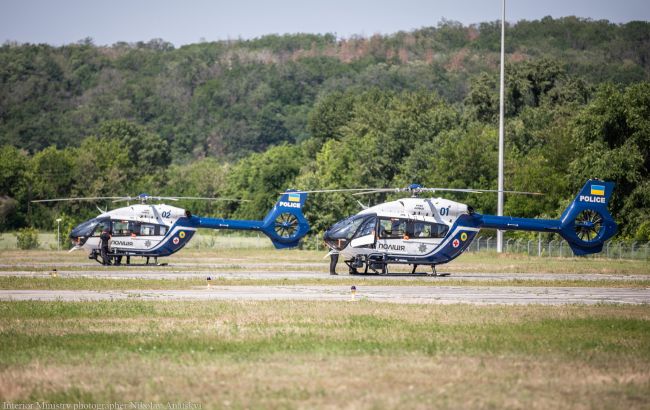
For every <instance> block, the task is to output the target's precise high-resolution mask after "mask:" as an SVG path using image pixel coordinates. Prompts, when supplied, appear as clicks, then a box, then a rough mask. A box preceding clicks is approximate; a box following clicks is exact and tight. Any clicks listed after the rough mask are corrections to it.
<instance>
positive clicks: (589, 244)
mask: <svg viewBox="0 0 650 410" xmlns="http://www.w3.org/2000/svg"><path fill="white" fill-rule="evenodd" d="M613 190H614V183H613V182H603V181H599V180H589V181H587V183H586V184H585V185H584V187H583V188H582V189H581V190H580V192H579V194H578V195H577V196H576V197H575V199H574V200H573V201H572V202H571V204H570V205H569V206H568V207H567V208H566V209H565V211H564V212H563V213H562V215H561V216H560V218H559V219H530V218H515V217H510V216H495V215H482V214H479V213H477V212H475V211H474V209H472V207H470V206H468V205H466V204H462V203H459V202H454V201H450V200H447V199H442V198H420V194H422V193H424V192H436V191H452V192H466V193H482V192H498V191H495V190H478V189H445V188H424V187H422V186H420V185H416V184H413V185H410V186H409V187H407V188H396V189H395V188H381V189H372V188H370V189H368V188H365V189H364V188H358V189H357V188H353V189H336V190H315V191H298V192H300V193H316V192H354V191H357V192H356V193H355V195H365V194H372V193H378V192H409V193H411V195H412V196H411V197H410V198H404V199H399V200H397V201H392V202H386V203H383V204H380V205H376V206H373V207H364V208H365V209H364V210H363V211H361V212H359V213H358V214H356V215H353V216H351V217H349V218H347V219H344V220H342V221H339V222H337V223H336V224H334V225H333V226H332V227H330V228H329V229H328V230H327V231H326V232H325V235H324V238H323V239H324V241H325V243H326V244H327V246H328V247H329V248H330V249H331V252H330V256H331V258H332V263H331V264H330V274H336V271H335V266H336V262H337V261H338V257H339V255H340V256H342V257H343V258H344V261H345V263H346V264H347V266H348V267H349V272H350V274H359V273H364V274H367V273H368V271H369V270H370V271H372V273H374V274H384V275H385V274H388V265H389V264H407V265H412V267H413V269H412V272H411V273H412V274H415V273H416V269H417V267H418V266H420V265H425V266H430V267H431V270H432V273H431V275H434V276H435V275H437V273H436V265H441V264H444V263H447V262H449V261H451V260H453V259H455V258H456V257H458V256H459V255H460V254H462V253H463V251H465V250H466V249H467V248H468V247H469V245H470V244H471V243H472V240H474V238H475V237H476V235H477V234H478V232H479V230H480V229H481V228H490V229H501V230H520V231H541V232H553V233H558V234H560V235H561V236H562V237H563V238H564V239H565V240H566V241H567V242H568V243H569V246H570V247H571V249H572V250H573V253H574V254H575V255H587V254H591V253H597V252H600V251H601V250H602V248H603V243H604V242H605V241H606V240H608V239H610V238H611V237H612V236H614V234H616V231H617V229H618V227H617V225H616V222H615V221H614V219H613V218H612V216H611V215H610V214H609V212H608V210H607V204H608V202H609V198H610V197H611V195H612V192H613ZM503 192H507V193H514V194H532V195H541V194H539V193H534V192H517V191H503ZM361 269H362V270H363V271H362V272H360V270H361ZM442 275H444V276H447V275H448V274H442Z"/></svg>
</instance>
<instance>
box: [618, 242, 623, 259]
mask: <svg viewBox="0 0 650 410" xmlns="http://www.w3.org/2000/svg"><path fill="white" fill-rule="evenodd" d="M618 258H619V259H622V258H623V241H620V242H619V243H618Z"/></svg>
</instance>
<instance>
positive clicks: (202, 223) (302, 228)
mask: <svg viewBox="0 0 650 410" xmlns="http://www.w3.org/2000/svg"><path fill="white" fill-rule="evenodd" d="M306 199H307V194H305V193H295V192H293V191H288V192H286V193H283V194H282V195H281V196H280V198H279V200H278V201H277V202H276V204H275V206H274V207H273V208H272V209H271V210H270V211H269V212H268V214H267V215H266V216H265V217H264V219H263V220H261V221H249V220H236V219H222V218H210V217H200V216H196V215H192V214H191V213H190V212H189V211H187V210H185V209H182V208H177V207H173V206H169V205H165V204H157V205H147V204H139V205H132V206H127V207H123V208H118V209H114V210H112V211H109V212H104V213H102V214H101V215H99V216H97V217H95V218H93V219H90V220H88V221H86V222H83V223H81V224H80V225H78V226H76V227H75V228H74V229H73V230H72V232H71V233H70V239H71V240H72V244H73V245H74V247H75V248H76V249H86V250H88V251H89V252H90V258H92V259H97V257H98V255H99V254H100V250H101V246H102V244H101V239H100V235H101V233H102V232H103V231H105V230H106V231H108V232H109V233H110V234H111V239H110V241H109V248H110V254H109V255H110V257H111V258H113V257H115V258H120V257H122V256H126V257H127V263H129V262H128V261H129V258H130V256H142V257H146V258H147V261H148V258H150V257H153V258H156V260H157V258H158V257H163V256H169V255H171V254H173V253H175V252H177V251H179V250H180V249H182V248H183V247H184V246H185V245H187V243H188V242H189V241H190V239H192V237H193V236H194V234H195V232H196V230H197V229H198V228H207V229H230V230H248V231H259V232H262V233H264V234H265V235H266V236H268V237H269V239H270V240H271V242H272V243H273V245H274V246H275V248H277V249H284V248H291V247H295V246H297V245H298V243H299V242H300V239H301V238H302V237H303V236H305V235H306V234H307V232H308V231H309V223H308V222H307V220H306V219H305V218H304V215H303V214H302V207H303V206H304V204H305V201H306ZM119 260H120V259H117V261H118V262H119ZM102 262H103V263H105V262H106V261H102ZM147 263H148V262H147Z"/></svg>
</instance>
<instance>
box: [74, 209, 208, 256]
mask: <svg viewBox="0 0 650 410" xmlns="http://www.w3.org/2000/svg"><path fill="white" fill-rule="evenodd" d="M188 217H191V215H189V214H188V213H187V212H186V211H185V210H184V209H181V208H177V207H173V206H169V205H164V204H159V205H132V206H127V207H124V208H118V209H114V210H112V211H109V212H105V213H103V214H101V215H99V216H97V217H96V218H93V219H91V220H89V221H86V222H84V223H83V224H81V225H79V226H77V227H76V228H75V229H73V231H72V233H71V234H70V239H71V240H72V243H73V245H75V246H77V247H81V248H83V249H85V250H88V251H90V252H93V251H97V250H99V249H100V247H101V240H100V238H99V236H100V234H101V233H102V231H104V230H108V231H109V232H110V233H111V236H112V237H111V240H110V241H109V247H110V249H111V253H114V254H124V255H127V256H128V255H135V256H154V257H158V256H168V255H170V254H172V253H174V252H176V251H178V250H180V249H182V248H183V247H184V246H185V245H186V244H187V243H188V242H189V240H190V239H191V238H192V236H193V235H194V233H195V232H196V228H194V227H192V226H189V224H187V223H182V222H184V221H186V220H188ZM179 222H180V223H179Z"/></svg>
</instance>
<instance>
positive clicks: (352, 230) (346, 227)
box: [323, 215, 375, 250]
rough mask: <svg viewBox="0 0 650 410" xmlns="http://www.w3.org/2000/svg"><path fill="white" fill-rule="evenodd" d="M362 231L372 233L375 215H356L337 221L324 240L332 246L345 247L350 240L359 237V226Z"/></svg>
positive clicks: (326, 233)
mask: <svg viewBox="0 0 650 410" xmlns="http://www.w3.org/2000/svg"><path fill="white" fill-rule="evenodd" d="M362 225H363V227H362V229H361V231H364V232H365V231H368V232H367V233H368V234H369V233H372V231H373V229H374V227H375V215H355V216H351V217H349V218H347V219H344V220H342V221H339V222H337V223H335V224H334V225H333V226H332V227H331V228H330V229H329V230H328V231H327V232H325V236H324V237H323V240H324V241H325V242H326V243H327V244H328V245H329V246H330V247H331V248H334V249H337V250H341V249H343V248H345V247H346V246H347V245H348V243H349V242H350V240H352V239H353V238H354V237H358V236H359V234H357V232H358V231H359V232H360V230H359V227H361V226H362Z"/></svg>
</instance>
